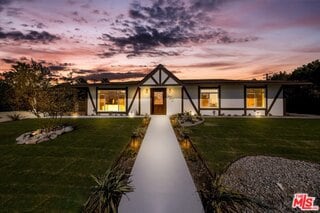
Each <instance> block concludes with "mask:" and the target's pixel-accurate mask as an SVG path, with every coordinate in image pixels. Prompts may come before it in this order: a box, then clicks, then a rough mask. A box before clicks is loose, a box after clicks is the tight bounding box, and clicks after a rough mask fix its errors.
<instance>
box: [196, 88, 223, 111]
mask: <svg viewBox="0 0 320 213" xmlns="http://www.w3.org/2000/svg"><path fill="white" fill-rule="evenodd" d="M203 89H216V90H218V93H217V95H218V106H217V107H201V90H203ZM198 108H199V110H217V109H220V108H221V87H220V86H216V87H199V88H198Z"/></svg>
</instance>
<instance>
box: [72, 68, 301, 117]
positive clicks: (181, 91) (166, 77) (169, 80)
mask: <svg viewBox="0 0 320 213" xmlns="http://www.w3.org/2000/svg"><path fill="white" fill-rule="evenodd" d="M298 84H299V83H297V82H288V81H271V80H217V79H188V80H180V79H178V78H177V77H176V76H175V75H174V74H173V73H172V72H170V71H169V70H167V69H166V68H165V67H164V66H163V65H161V64H160V65H158V66H157V67H156V68H155V69H154V70H153V71H151V72H150V73H149V74H148V75H146V76H145V77H144V78H143V79H142V80H141V81H129V82H110V83H99V84H78V85H76V87H79V88H84V89H86V91H87V93H88V95H87V96H88V97H87V98H86V107H85V108H86V113H85V114H87V115H115V114H125V115H128V114H129V115H133V114H134V115H144V114H151V115H172V114H176V113H181V112H191V113H194V114H201V115H211V116H221V115H240V116H241V115H247V116H249V115H252V116H260V115H261V116H271V115H273V116H283V115H284V114H285V101H284V97H283V88H284V87H285V86H290V85H298ZM301 84H303V83H301Z"/></svg>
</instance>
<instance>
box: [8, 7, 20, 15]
mask: <svg viewBox="0 0 320 213" xmlns="http://www.w3.org/2000/svg"><path fill="white" fill-rule="evenodd" d="M22 11H23V9H22V8H15V7H9V8H7V16H9V17H17V16H20V15H21V14H22Z"/></svg>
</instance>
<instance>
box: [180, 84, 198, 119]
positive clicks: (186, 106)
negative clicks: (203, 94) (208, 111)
mask: <svg viewBox="0 0 320 213" xmlns="http://www.w3.org/2000/svg"><path fill="white" fill-rule="evenodd" d="M185 88H186V90H187V91H188V93H189V95H190V97H191V99H192V101H193V103H194V105H195V106H196V107H197V108H198V86H186V87H185ZM183 111H184V112H192V113H196V111H195V110H194V108H193V106H192V104H191V102H190V100H189V98H188V96H187V94H186V92H184V94H183Z"/></svg>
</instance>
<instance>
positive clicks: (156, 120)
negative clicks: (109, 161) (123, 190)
mask: <svg viewBox="0 0 320 213" xmlns="http://www.w3.org/2000/svg"><path fill="white" fill-rule="evenodd" d="M132 181H133V185H134V188H135V190H134V192H132V193H129V194H128V198H129V200H128V198H127V197H126V196H124V197H123V198H122V200H121V202H120V207H119V212H120V213H180V212H181V213H189V212H190V213H198V212H203V207H202V204H201V201H200V198H199V195H198V193H197V192H196V187H195V185H194V183H193V180H192V177H191V175H190V172H189V170H188V167H187V164H186V162H185V160H184V158H183V155H182V152H181V150H180V147H179V144H178V141H177V139H176V136H175V134H174V131H173V129H172V127H171V124H170V121H169V118H168V117H167V116H152V118H151V122H150V124H149V127H148V130H147V132H146V135H145V138H144V140H143V142H142V146H141V148H140V151H139V153H138V156H137V159H136V162H135V164H134V166H133V171H132Z"/></svg>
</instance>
